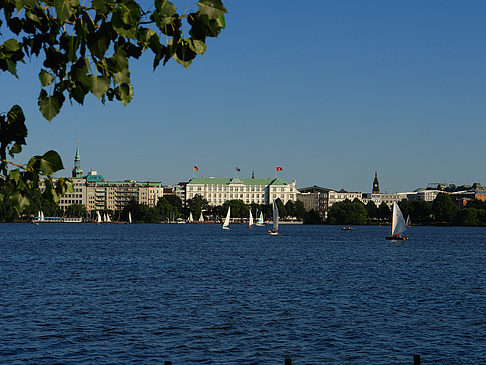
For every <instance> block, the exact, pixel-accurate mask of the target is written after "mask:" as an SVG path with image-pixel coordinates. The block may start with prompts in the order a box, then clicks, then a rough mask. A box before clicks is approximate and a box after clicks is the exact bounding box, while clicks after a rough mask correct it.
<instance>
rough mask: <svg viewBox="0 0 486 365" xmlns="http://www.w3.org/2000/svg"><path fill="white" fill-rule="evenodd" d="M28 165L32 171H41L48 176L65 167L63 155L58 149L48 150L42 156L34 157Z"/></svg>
mask: <svg viewBox="0 0 486 365" xmlns="http://www.w3.org/2000/svg"><path fill="white" fill-rule="evenodd" d="M27 167H28V168H29V169H31V170H32V171H40V172H41V173H42V174H44V175H47V176H50V175H51V174H52V173H54V172H56V171H59V170H62V169H63V168H64V166H63V164H62V160H61V157H60V156H59V154H58V153H57V152H56V151H52V150H51V151H47V152H46V153H44V154H43V155H42V156H34V157H32V158H31V159H30V161H29V163H28V164H27Z"/></svg>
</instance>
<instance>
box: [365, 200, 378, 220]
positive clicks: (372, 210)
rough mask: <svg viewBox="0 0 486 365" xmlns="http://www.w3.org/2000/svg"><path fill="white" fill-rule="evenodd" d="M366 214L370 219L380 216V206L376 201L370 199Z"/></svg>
mask: <svg viewBox="0 0 486 365" xmlns="http://www.w3.org/2000/svg"><path fill="white" fill-rule="evenodd" d="M365 208H366V214H367V216H368V219H377V218H378V207H377V206H376V204H375V202H374V201H372V200H370V201H369V202H368V203H367V204H366V205H365Z"/></svg>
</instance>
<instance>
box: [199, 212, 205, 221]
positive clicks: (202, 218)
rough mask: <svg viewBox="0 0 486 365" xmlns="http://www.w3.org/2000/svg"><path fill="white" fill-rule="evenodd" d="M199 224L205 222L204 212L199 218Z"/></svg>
mask: <svg viewBox="0 0 486 365" xmlns="http://www.w3.org/2000/svg"><path fill="white" fill-rule="evenodd" d="M199 222H204V217H203V214H202V212H201V215H200V216H199Z"/></svg>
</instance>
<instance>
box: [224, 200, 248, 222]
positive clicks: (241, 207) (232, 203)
mask: <svg viewBox="0 0 486 365" xmlns="http://www.w3.org/2000/svg"><path fill="white" fill-rule="evenodd" d="M228 207H231V217H232V218H248V217H249V216H250V208H249V207H248V205H246V204H245V202H244V201H243V200H239V199H233V200H228V201H226V202H224V203H223V212H224V213H223V215H226V213H227V212H228Z"/></svg>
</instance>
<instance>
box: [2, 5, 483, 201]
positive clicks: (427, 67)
mask: <svg viewBox="0 0 486 365" xmlns="http://www.w3.org/2000/svg"><path fill="white" fill-rule="evenodd" d="M175 3H176V4H178V2H175ZM185 3H187V1H186V2H184V4H185ZM224 3H225V5H226V7H227V9H228V11H229V14H228V15H227V17H226V24H227V28H226V29H225V30H224V31H223V33H222V34H221V35H220V36H219V37H218V38H217V39H211V40H210V41H209V42H208V51H207V53H206V54H205V55H203V56H202V57H199V58H198V59H196V61H195V63H194V64H193V65H192V66H191V67H190V68H189V70H185V69H184V68H182V67H181V66H179V65H178V64H176V62H175V61H171V62H169V64H168V65H167V66H165V67H160V68H159V69H158V70H157V71H155V72H152V67H151V62H152V59H151V56H150V55H149V54H147V57H143V58H142V59H141V60H139V61H135V62H133V63H132V65H131V74H132V81H133V84H134V88H135V97H134V99H133V100H132V102H131V103H130V104H129V105H128V106H127V107H124V106H122V105H121V104H120V103H107V104H106V105H104V106H103V105H102V104H101V103H99V102H98V101H97V99H96V98H95V97H94V96H90V97H88V100H87V102H86V103H85V105H84V106H78V105H73V106H70V105H69V104H68V103H66V104H65V106H64V107H63V109H62V111H61V114H60V115H59V116H57V117H56V118H54V120H53V121H52V122H51V123H49V122H47V121H46V120H44V119H43V118H42V116H41V115H40V113H39V112H38V110H37V101H36V100H37V96H38V94H39V90H40V84H39V81H38V78H37V74H38V72H39V69H38V64H37V63H36V62H35V61H34V62H31V63H28V64H27V65H25V66H21V67H20V76H21V80H20V81H19V80H16V79H15V78H13V77H12V76H10V75H8V74H0V85H1V87H0V93H1V94H0V96H1V105H3V106H2V108H1V109H7V108H8V107H9V106H10V105H12V104H14V103H17V104H20V105H21V106H22V107H23V108H24V111H25V112H26V115H27V118H28V128H29V138H28V140H27V143H28V146H27V148H25V153H23V154H22V155H21V156H20V157H19V158H17V160H16V161H17V162H26V160H27V159H28V157H29V156H31V155H33V154H42V153H43V152H45V151H47V150H49V149H54V150H56V151H58V152H59V153H60V154H61V156H62V158H63V161H64V165H65V166H66V167H67V169H66V170H65V171H64V172H63V173H64V175H68V174H69V173H70V169H71V168H72V161H73V157H74V152H75V149H76V140H77V139H78V138H79V147H80V152H81V158H82V168H83V170H84V171H85V172H87V171H89V170H91V169H93V170H98V171H99V172H100V173H101V174H103V175H104V176H105V178H106V179H110V180H112V179H113V180H114V179H127V178H133V179H137V180H147V179H152V180H156V181H162V182H163V183H164V184H173V183H177V182H179V181H184V180H187V179H189V178H190V177H191V176H192V173H193V171H192V166H193V165H197V166H198V167H199V171H198V173H199V176H204V177H207V176H216V177H231V176H234V174H235V166H238V167H239V168H240V169H241V172H240V173H239V176H240V177H250V176H251V172H252V171H253V170H254V171H255V175H256V177H262V178H264V177H272V176H274V171H275V166H282V167H283V171H282V172H281V173H280V174H279V176H280V177H282V178H284V179H286V180H288V181H291V180H293V179H296V180H297V186H298V187H305V186H310V185H320V186H324V187H330V188H335V189H341V188H344V189H346V190H349V191H362V192H369V191H370V190H371V183H372V180H373V177H374V173H375V171H378V177H379V180H380V186H381V188H382V190H383V191H385V190H386V191H388V192H396V191H407V190H414V189H416V188H417V187H423V186H426V185H427V184H428V183H429V182H439V181H443V182H447V183H451V182H452V183H456V184H472V183H474V182H481V183H483V184H484V185H486V169H484V168H483V166H484V164H483V160H484V152H483V151H484V140H485V137H486V125H485V116H486V113H485V111H486V45H485V42H484V40H485V39H486V27H485V24H484V18H485V16H486V2H484V1H467V2H461V1H377V0H376V1H317V0H316V1H274V0H266V1H257V0H246V1H241V0H227V1H224Z"/></svg>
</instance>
